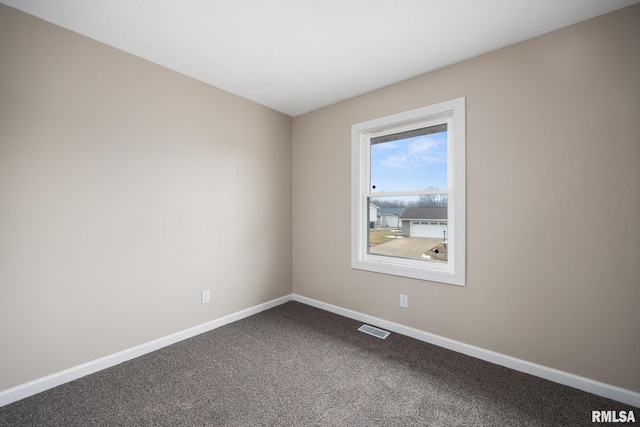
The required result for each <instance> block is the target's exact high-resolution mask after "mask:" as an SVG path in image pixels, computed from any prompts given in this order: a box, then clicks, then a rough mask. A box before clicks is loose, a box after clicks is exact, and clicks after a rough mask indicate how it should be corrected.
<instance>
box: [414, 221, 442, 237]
mask: <svg viewBox="0 0 640 427" xmlns="http://www.w3.org/2000/svg"><path fill="white" fill-rule="evenodd" d="M445 231H447V225H446V223H444V222H426V221H420V222H418V221H413V222H412V223H411V237H431V238H436V239H439V238H442V237H443V236H444V234H443V232H445Z"/></svg>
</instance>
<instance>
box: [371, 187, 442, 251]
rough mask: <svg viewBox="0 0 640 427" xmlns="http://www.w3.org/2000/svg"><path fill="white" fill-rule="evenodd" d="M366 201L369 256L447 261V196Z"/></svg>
mask: <svg viewBox="0 0 640 427" xmlns="http://www.w3.org/2000/svg"><path fill="white" fill-rule="evenodd" d="M367 201H368V205H369V224H368V227H369V233H368V234H369V249H368V251H369V253H370V254H374V255H384V256H392V257H400V258H409V259H420V260H424V261H437V262H445V263H446V262H448V228H447V227H448V203H447V202H448V200H447V195H446V194H435V195H434V194H429V195H421V196H410V197H373V198H369V199H368V200H367Z"/></svg>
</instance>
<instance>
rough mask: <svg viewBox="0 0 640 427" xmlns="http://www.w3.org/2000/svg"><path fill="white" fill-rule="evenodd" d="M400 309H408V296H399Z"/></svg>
mask: <svg viewBox="0 0 640 427" xmlns="http://www.w3.org/2000/svg"><path fill="white" fill-rule="evenodd" d="M400 307H403V308H409V296H408V295H405V294H400Z"/></svg>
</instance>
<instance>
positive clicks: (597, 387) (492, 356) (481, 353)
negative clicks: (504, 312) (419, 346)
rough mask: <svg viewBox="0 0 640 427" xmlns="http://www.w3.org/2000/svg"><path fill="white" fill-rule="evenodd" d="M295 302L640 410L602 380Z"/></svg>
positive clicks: (633, 396) (633, 398)
mask: <svg viewBox="0 0 640 427" xmlns="http://www.w3.org/2000/svg"><path fill="white" fill-rule="evenodd" d="M293 300H294V301H298V302H301V303H303V304H307V305H310V306H312V307H316V308H319V309H322V310H325V311H329V312H332V313H335V314H339V315H341V316H344V317H348V318H350V319H354V320H358V321H360V322H364V323H369V324H371V325H373V326H378V327H380V328H383V329H387V330H389V331H391V332H395V333H398V334H401V335H406V336H409V337H411V338H415V339H417V340H420V341H424V342H427V343H430V344H434V345H437V346H439V347H444V348H446V349H449V350H453V351H456V352H458V353H462V354H466V355H468V356H472V357H475V358H477V359H481V360H485V361H487V362H491V363H495V364H496V365H500V366H504V367H507V368H510V369H513V370H516V371H520V372H524V373H526V374H530V375H534V376H536V377H539V378H544V379H546V380H549V381H553V382H556V383H558V384H562V385H566V386H569V387H573V388H577V389H578V390H582V391H586V392H588V393H592V394H595V395H597V396H602V397H606V398H608V399H611V400H615V401H617V402H621V403H625V404H627V405H631V406H636V407H640V393H636V392H634V391H631V390H626V389H623V388H620V387H616V386H613V385H609V384H605V383H602V382H599V381H594V380H591V379H589V378H584V377H580V376H578V375H574V374H570V373H568V372H563V371H560V370H557V369H553V368H548V367H546V366H542V365H538V364H535V363H531V362H527V361H526V360H521V359H516V358H515V357H511V356H507V355H504V354H500V353H496V352H493V351H490V350H485V349H483V348H480V347H475V346H472V345H469V344H465V343H462V342H460V341H455V340H452V339H449V338H444V337H441V336H439V335H434V334H431V333H429V332H424V331H421V330H418V329H414V328H410V327H408V326H404V325H400V324H398V323H394V322H389V321H387V320H383V319H379V318H377V317H373V316H369V315H367V314H363V313H359V312H357V311H353V310H349V309H346V308H342V307H338V306H335V305H331V304H327V303H324V302H321V301H317V300H314V299H311V298H307V297H303V296H301V295H296V294H293Z"/></svg>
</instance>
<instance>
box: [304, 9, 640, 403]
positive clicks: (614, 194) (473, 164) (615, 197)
mask: <svg viewBox="0 0 640 427" xmlns="http://www.w3.org/2000/svg"><path fill="white" fill-rule="evenodd" d="M639 15H640V6H638V5H636V6H633V7H630V8H626V9H623V10H620V11H617V12H614V13H611V14H608V15H604V16H602V17H599V18H596V19H594V20H590V21H586V22H583V23H580V24H578V25H575V26H572V27H568V28H565V29H561V30H559V31H555V32H552V33H549V34H546V35H543V36H541V37H538V38H535V39H531V40H529V41H526V42H524V43H520V44H517V45H514V46H511V47H508V48H505V49H501V50H498V51H496V52H493V53H490V54H487V55H483V56H481V57H478V58H475V59H472V60H469V61H466V62H463V63H460V64H457V65H453V66H450V67H447V68H445V69H442V70H439V71H436V72H433V73H429V74H426V75H423V76H420V77H417V78H414V79H411V80H408V81H405V82H402V83H399V84H396V85H393V86H390V87H387V88H383V89H380V90H378V91H375V92H373V93H369V94H366V95H363V96H360V97H357V98H353V99H351V100H348V101H345V102H342V103H339V104H336V105H333V106H330V107H327V108H324V109H321V110H318V111H315V112H311V113H308V114H306V115H303V116H299V117H296V118H295V119H294V148H293V166H294V175H293V178H294V179H293V181H294V185H293V187H294V190H293V196H294V240H293V241H294V245H293V246H294V263H293V265H294V267H293V271H294V274H293V280H294V292H295V293H297V294H300V295H303V296H306V297H310V298H315V299H317V300H320V301H323V302H326V303H330V304H335V305H338V306H341V307H344V308H348V309H352V310H356V311H359V312H362V313H366V314H369V315H373V316H376V317H380V318H383V319H386V320H390V321H393V322H397V323H400V324H404V325H408V326H411V327H414V328H418V329H421V330H424V331H428V332H431V333H434V334H438V335H441V336H444V337H447V338H451V339H454V340H458V341H461V342H463V343H468V344H471V345H475V346H479V347H482V348H485V349H488V350H493V351H496V352H499V353H503V354H506V355H510V356H514V357H516V358H520V359H524V360H527V361H531V362H534V363H538V364H541V365H544V366H548V367H552V368H556V369H560V370H562V371H566V372H570V373H574V374H577V375H580V376H584V377H587V378H591V379H594V380H598V381H602V382H605V383H608V384H612V385H616V386H620V387H623V388H626V389H630V390H634V391H640V334H639V332H638V331H639V330H640V309H639V307H640V190H639V186H640V16H639ZM424 54H425V55H428V52H424ZM379 59H380V66H384V62H383V59H384V58H379ZM345 66H347V67H348V64H345ZM460 96H465V97H466V102H467V140H466V142H467V286H466V287H464V288H462V287H456V286H451V285H443V284H438V283H430V282H423V281H419V280H413V279H405V278H399V277H394V276H388V275H382V274H376V273H370V272H364V271H359V270H352V269H351V268H350V235H351V230H350V211H349V206H350V127H351V125H352V124H354V123H358V122H361V121H365V120H369V119H373V118H377V117H381V116H385V115H388V114H392V113H397V112H401V111H404V110H408V109H411V108H416V107H421V106H424V105H429V104H432V103H436V102H439V101H444V100H448V99H453V98H457V97H460ZM318 206H322V209H318ZM400 293H405V294H408V295H409V309H401V308H400V307H399V298H398V297H399V294H400Z"/></svg>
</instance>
